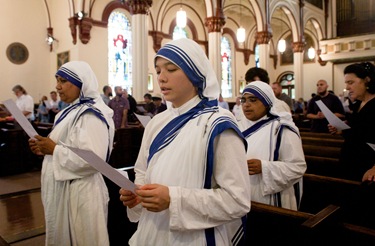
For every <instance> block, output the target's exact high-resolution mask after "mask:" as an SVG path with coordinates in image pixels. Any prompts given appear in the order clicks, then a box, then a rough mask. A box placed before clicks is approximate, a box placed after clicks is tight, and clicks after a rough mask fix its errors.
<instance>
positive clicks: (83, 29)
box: [78, 17, 92, 44]
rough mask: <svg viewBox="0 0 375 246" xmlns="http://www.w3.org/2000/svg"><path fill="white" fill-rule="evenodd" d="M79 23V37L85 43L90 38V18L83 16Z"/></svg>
mask: <svg viewBox="0 0 375 246" xmlns="http://www.w3.org/2000/svg"><path fill="white" fill-rule="evenodd" d="M78 23H79V39H80V40H81V42H82V43H83V44H87V43H88V42H89V41H90V39H91V35H90V32H91V28H92V19H91V18H86V17H84V18H83V19H82V20H81V21H79V22H78Z"/></svg>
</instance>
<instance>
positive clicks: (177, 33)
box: [173, 26, 188, 40]
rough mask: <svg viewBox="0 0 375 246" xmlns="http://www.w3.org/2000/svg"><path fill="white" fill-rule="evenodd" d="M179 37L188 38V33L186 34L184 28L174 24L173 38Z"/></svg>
mask: <svg viewBox="0 0 375 246" xmlns="http://www.w3.org/2000/svg"><path fill="white" fill-rule="evenodd" d="M180 38H188V35H187V32H186V29H185V28H181V27H178V26H176V27H175V28H174V29H173V40H176V39H180Z"/></svg>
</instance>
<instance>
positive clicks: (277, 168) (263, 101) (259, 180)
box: [239, 81, 306, 210]
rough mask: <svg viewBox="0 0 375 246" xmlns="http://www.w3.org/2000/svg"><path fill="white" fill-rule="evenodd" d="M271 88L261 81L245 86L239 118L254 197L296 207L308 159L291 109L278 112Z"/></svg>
mask: <svg viewBox="0 0 375 246" xmlns="http://www.w3.org/2000/svg"><path fill="white" fill-rule="evenodd" d="M274 102H275V95H274V93H273V91H272V88H271V87H270V86H269V85H268V84H266V83H264V82H261V81H255V82H251V83H250V84H249V85H247V86H246V87H245V89H244V90H243V95H242V98H241V103H242V109H243V112H244V115H245V116H246V120H243V121H241V122H239V125H240V129H241V130H242V133H243V135H244V136H245V138H246V140H247V143H248V146H249V147H248V149H247V159H248V160H247V164H248V173H249V175H250V176H249V178H250V184H251V200H252V201H256V202H261V203H265V204H269V205H273V206H278V207H283V208H288V209H293V210H297V209H298V205H299V202H300V199H301V196H302V176H303V174H304V173H305V171H306V162H305V157H304V153H303V149H302V142H301V139H300V137H299V131H298V128H297V127H296V126H295V124H294V123H293V120H292V118H291V116H290V113H287V112H276V110H275V109H274Z"/></svg>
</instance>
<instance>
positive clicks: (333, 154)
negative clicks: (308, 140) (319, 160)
mask: <svg viewBox="0 0 375 246" xmlns="http://www.w3.org/2000/svg"><path fill="white" fill-rule="evenodd" d="M302 148H303V152H304V154H305V155H309V156H320V157H329V158H336V159H338V158H339V157H340V151H341V148H340V147H330V146H319V145H311V144H302Z"/></svg>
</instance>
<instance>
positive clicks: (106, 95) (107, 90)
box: [100, 85, 112, 105]
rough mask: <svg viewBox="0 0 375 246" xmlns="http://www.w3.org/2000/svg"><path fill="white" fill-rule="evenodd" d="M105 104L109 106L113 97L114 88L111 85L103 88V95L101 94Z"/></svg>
mask: <svg viewBox="0 0 375 246" xmlns="http://www.w3.org/2000/svg"><path fill="white" fill-rule="evenodd" d="M100 96H101V97H102V99H103V101H104V103H105V104H107V105H108V104H109V101H111V97H112V88H111V87H110V86H109V85H105V86H103V94H100Z"/></svg>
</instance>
